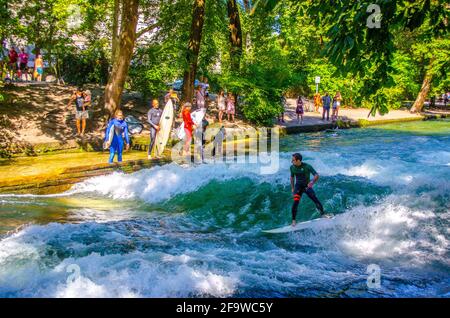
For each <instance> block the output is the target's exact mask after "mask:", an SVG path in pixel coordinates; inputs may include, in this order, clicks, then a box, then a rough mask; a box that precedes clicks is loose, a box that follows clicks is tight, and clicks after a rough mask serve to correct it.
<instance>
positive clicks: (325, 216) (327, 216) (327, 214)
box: [321, 213, 333, 219]
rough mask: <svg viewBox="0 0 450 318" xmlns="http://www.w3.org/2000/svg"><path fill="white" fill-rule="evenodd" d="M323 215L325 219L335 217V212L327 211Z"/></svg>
mask: <svg viewBox="0 0 450 318" xmlns="http://www.w3.org/2000/svg"><path fill="white" fill-rule="evenodd" d="M321 217H322V218H325V219H331V218H332V217H333V214H329V213H326V214H322V215H321Z"/></svg>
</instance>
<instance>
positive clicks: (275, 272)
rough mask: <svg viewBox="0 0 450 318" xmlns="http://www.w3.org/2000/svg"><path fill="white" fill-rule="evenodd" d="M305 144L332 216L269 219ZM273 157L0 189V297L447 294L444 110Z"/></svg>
mask: <svg viewBox="0 0 450 318" xmlns="http://www.w3.org/2000/svg"><path fill="white" fill-rule="evenodd" d="M297 151H299V152H301V153H302V154H303V156H304V161H305V162H307V163H309V164H311V165H312V166H313V167H314V168H315V169H316V170H317V171H318V172H319V174H320V175H321V178H320V180H319V182H318V183H317V185H316V186H315V190H316V193H317V196H318V197H319V198H320V199H321V200H322V202H323V204H324V207H325V210H326V211H327V212H329V213H333V214H335V215H336V217H335V218H334V219H333V220H331V221H330V222H326V223H323V224H318V225H314V226H311V227H310V228H308V229H305V230H302V231H298V232H293V233H288V234H282V235H280V234H277V235H270V234H265V233H262V230H265V229H272V228H276V227H280V226H283V225H286V224H288V223H289V221H290V208H291V203H292V195H291V194H290V187H289V166H290V159H291V154H292V153H294V152H297ZM279 158H280V164H279V170H278V172H276V173H275V174H269V175H261V174H260V173H259V171H260V169H259V168H260V167H259V166H258V164H252V163H243V164H223V163H220V164H219V163H216V164H205V165H196V166H191V167H182V166H178V165H177V164H169V165H165V166H161V167H154V168H152V169H146V170H141V171H139V172H135V173H133V174H121V173H115V174H112V175H108V176H102V177H95V178H92V179H89V180H86V181H84V182H82V183H80V184H77V185H76V186H75V187H74V188H73V189H71V190H70V191H69V192H66V193H63V194H59V195H51V196H36V195H16V196H14V195H2V196H0V297H430V296H434V297H449V296H450V258H449V243H450V241H449V240H450V230H449V229H450V227H449V225H450V122H449V121H428V122H414V123H405V124H391V125H385V126H380V127H373V128H364V129H352V130H338V131H328V132H319V133H312V134H302V135H290V136H287V137H284V138H282V139H281V141H280V152H279ZM314 209H315V208H314V205H313V204H312V203H311V202H310V201H308V199H307V198H306V197H305V198H303V199H302V203H301V206H300V209H299V219H300V220H309V219H311V218H312V217H314V213H315V210H314ZM374 268H375V270H374ZM372 271H373V272H372ZM374 275H375V276H374ZM378 283H379V284H378Z"/></svg>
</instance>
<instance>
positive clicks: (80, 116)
mask: <svg viewBox="0 0 450 318" xmlns="http://www.w3.org/2000/svg"><path fill="white" fill-rule="evenodd" d="M75 118H76V119H88V118H89V113H88V111H87V110H85V111H82V110H77V111H76V113H75Z"/></svg>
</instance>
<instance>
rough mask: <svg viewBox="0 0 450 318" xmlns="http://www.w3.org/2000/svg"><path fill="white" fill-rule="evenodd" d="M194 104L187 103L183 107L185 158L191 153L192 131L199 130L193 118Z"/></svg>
mask: <svg viewBox="0 0 450 318" xmlns="http://www.w3.org/2000/svg"><path fill="white" fill-rule="evenodd" d="M191 108H192V104H191V103H189V102H187V103H184V105H183V113H182V116H183V122H184V133H185V137H184V149H183V156H187V155H188V154H189V153H190V148H191V141H192V131H193V130H195V129H196V128H197V126H196V125H195V123H194V121H193V120H192V117H191Z"/></svg>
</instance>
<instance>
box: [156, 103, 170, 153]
mask: <svg viewBox="0 0 450 318" xmlns="http://www.w3.org/2000/svg"><path fill="white" fill-rule="evenodd" d="M173 115H174V110H173V103H172V100H171V99H170V98H169V100H168V101H167V103H166V106H165V107H164V111H163V112H162V115H161V119H160V120H159V127H160V129H159V131H158V133H157V134H156V140H155V151H156V155H157V156H161V155H162V153H163V152H164V148H166V145H167V141H169V136H170V132H171V130H172V123H173Z"/></svg>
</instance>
